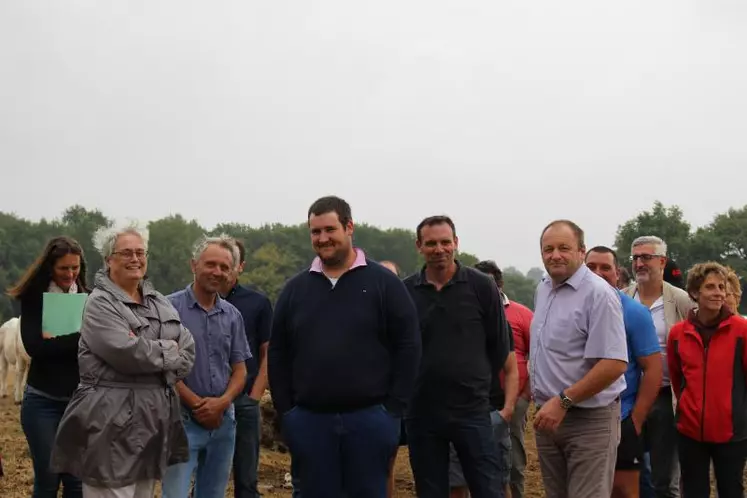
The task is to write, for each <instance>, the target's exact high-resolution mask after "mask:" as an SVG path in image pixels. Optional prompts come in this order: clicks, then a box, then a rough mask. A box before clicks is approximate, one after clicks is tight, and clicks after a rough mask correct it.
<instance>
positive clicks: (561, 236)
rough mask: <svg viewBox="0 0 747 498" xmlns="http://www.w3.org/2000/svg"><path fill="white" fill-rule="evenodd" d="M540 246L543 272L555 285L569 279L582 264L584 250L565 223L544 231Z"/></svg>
mask: <svg viewBox="0 0 747 498" xmlns="http://www.w3.org/2000/svg"><path fill="white" fill-rule="evenodd" d="M540 245H541V247H542V262H543V263H544V264H545V270H547V273H548V274H549V275H550V278H551V279H552V281H553V282H555V283H556V284H557V283H560V282H563V281H565V280H567V279H568V278H570V277H571V276H572V275H573V274H574V273H576V270H578V269H579V268H580V267H581V264H582V263H583V262H584V254H585V248H584V247H581V245H580V244H579V240H578V238H577V237H576V234H575V233H574V232H573V230H572V229H571V227H570V226H568V225H567V224H565V223H557V224H555V225H552V226H550V227H549V228H548V229H547V230H545V233H543V234H542V240H541V241H540Z"/></svg>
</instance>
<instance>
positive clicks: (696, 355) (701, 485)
mask: <svg viewBox="0 0 747 498" xmlns="http://www.w3.org/2000/svg"><path fill="white" fill-rule="evenodd" d="M726 288H727V270H726V268H724V267H723V266H721V265H720V264H718V263H713V262H708V263H701V264H697V265H695V266H694V267H693V268H692V269H691V270H690V272H689V273H688V275H687V286H686V290H687V292H688V294H690V296H691V297H692V298H693V299H694V300H695V301H696V302H697V303H698V306H697V308H696V309H695V310H693V311H691V312H690V316H689V317H688V318H687V320H684V321H682V322H680V323H678V324H676V325H675V326H674V327H672V330H671V331H670V332H669V338H668V340H667V356H668V358H667V360H668V362H669V372H670V376H671V380H672V389H673V390H674V393H675V396H676V397H677V430H678V432H679V441H678V451H679V459H680V468H681V470H682V481H681V487H682V489H681V491H682V497H683V498H703V497H707V496H709V495H710V474H709V471H710V466H711V462H713V469H714V473H715V475H716V487H717V489H718V496H719V498H736V497H739V498H742V496H743V487H742V473H743V471H744V467H745V457H746V456H747V375H746V374H745V372H747V320H744V319H743V318H742V317H740V316H738V315H734V314H733V313H732V312H731V310H730V309H729V307H728V306H726V304H725V301H726Z"/></svg>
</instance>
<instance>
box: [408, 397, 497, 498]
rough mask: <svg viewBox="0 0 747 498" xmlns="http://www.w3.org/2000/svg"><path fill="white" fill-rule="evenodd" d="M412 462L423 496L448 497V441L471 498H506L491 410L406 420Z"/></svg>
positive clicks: (432, 497)
mask: <svg viewBox="0 0 747 498" xmlns="http://www.w3.org/2000/svg"><path fill="white" fill-rule="evenodd" d="M407 440H408V443H409V445H410V465H411V466H412V472H413V474H414V476H415V489H416V491H417V495H418V497H420V498H443V497H446V496H449V489H450V486H449V443H452V444H453V445H454V449H455V450H456V453H457V455H458V456H459V461H460V462H461V465H462V471H463V472H464V478H465V480H466V482H467V486H468V488H469V492H470V496H472V498H503V496H505V493H504V487H505V484H504V483H503V482H502V480H503V473H502V471H501V464H500V460H499V457H498V451H497V447H496V444H495V439H494V437H493V426H492V424H491V417H490V414H489V413H488V412H486V413H482V414H479V415H472V416H465V417H459V418H453V417H452V418H448V417H433V418H413V419H409V420H407Z"/></svg>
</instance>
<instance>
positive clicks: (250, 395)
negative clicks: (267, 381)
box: [248, 392, 262, 403]
mask: <svg viewBox="0 0 747 498" xmlns="http://www.w3.org/2000/svg"><path fill="white" fill-rule="evenodd" d="M248 396H249V398H250V399H253V400H254V401H256V402H257V403H259V402H260V400H261V399H262V395H261V394H260V395H257V394H254V393H253V392H251V393H249V394H248Z"/></svg>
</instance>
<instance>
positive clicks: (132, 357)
mask: <svg viewBox="0 0 747 498" xmlns="http://www.w3.org/2000/svg"><path fill="white" fill-rule="evenodd" d="M130 332H131V330H130V328H129V326H128V325H127V322H126V321H125V319H124V317H122V315H120V314H119V313H118V312H117V311H116V310H115V309H114V306H113V305H112V303H110V302H108V301H107V300H106V299H104V298H102V297H100V296H93V297H90V298H89V299H88V302H87V303H86V307H85V311H84V312H83V327H82V328H81V331H80V335H81V338H82V339H83V340H84V341H85V344H86V345H87V346H88V348H89V349H90V350H91V352H92V353H93V354H95V355H96V356H98V357H99V358H101V359H102V360H104V361H105V362H106V363H108V364H109V365H110V366H111V367H112V368H114V369H115V370H117V371H119V372H120V373H123V374H126V375H138V374H146V373H157V372H163V371H167V369H168V366H169V365H175V364H176V363H177V362H178V361H179V347H178V346H177V343H176V341H172V340H164V339H157V340H150V339H146V338H144V337H133V336H131V335H130Z"/></svg>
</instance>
